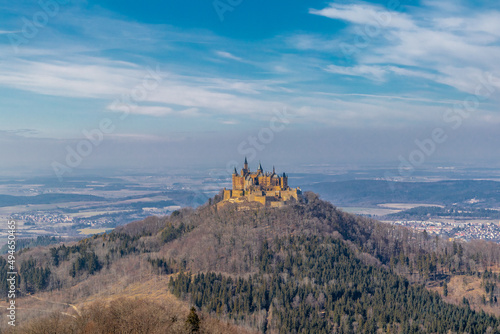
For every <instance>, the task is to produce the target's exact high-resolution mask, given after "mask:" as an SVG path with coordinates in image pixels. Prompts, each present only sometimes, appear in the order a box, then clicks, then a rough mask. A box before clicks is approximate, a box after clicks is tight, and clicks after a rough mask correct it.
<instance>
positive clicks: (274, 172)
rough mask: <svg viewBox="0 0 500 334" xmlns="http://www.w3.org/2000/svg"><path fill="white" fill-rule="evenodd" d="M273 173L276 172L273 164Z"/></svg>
mask: <svg viewBox="0 0 500 334" xmlns="http://www.w3.org/2000/svg"><path fill="white" fill-rule="evenodd" d="M273 174H276V171H275V170H274V166H273Z"/></svg>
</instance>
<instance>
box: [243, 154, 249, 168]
mask: <svg viewBox="0 0 500 334" xmlns="http://www.w3.org/2000/svg"><path fill="white" fill-rule="evenodd" d="M243 169H248V161H247V157H245V163H244V164H243Z"/></svg>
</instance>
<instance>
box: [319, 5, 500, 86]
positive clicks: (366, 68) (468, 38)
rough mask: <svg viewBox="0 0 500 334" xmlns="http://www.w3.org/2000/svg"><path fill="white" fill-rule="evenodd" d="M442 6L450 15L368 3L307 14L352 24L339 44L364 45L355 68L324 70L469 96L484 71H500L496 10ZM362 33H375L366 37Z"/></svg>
mask: <svg viewBox="0 0 500 334" xmlns="http://www.w3.org/2000/svg"><path fill="white" fill-rule="evenodd" d="M443 5H444V4H443ZM429 6H430V3H429ZM433 6H435V4H434V5H433ZM447 6H452V7H453V8H452V9H450V10H453V16H446V12H443V11H437V10H436V9H435V8H434V7H424V8H420V9H418V10H415V8H411V7H409V8H408V13H401V12H397V11H391V10H388V9H386V8H383V7H381V6H376V5H371V4H367V3H355V4H347V5H342V4H330V5H329V6H328V7H326V8H324V9H320V10H316V9H312V10H310V13H311V14H314V15H321V16H325V17H329V18H332V19H337V20H343V21H347V22H349V23H350V24H351V25H352V26H350V27H348V28H347V29H346V30H345V31H344V33H345V36H344V41H345V42H346V43H350V42H352V41H355V40H356V38H360V39H361V40H362V41H363V43H364V44H363V47H359V48H358V50H357V51H359V52H357V53H356V54H355V55H354V57H355V60H356V61H357V62H358V64H357V65H354V66H349V67H343V66H338V65H329V66H328V67H326V69H325V70H326V71H328V72H330V73H335V74H341V75H350V76H361V77H366V78H370V79H372V80H375V81H384V80H387V76H388V74H389V73H392V74H397V75H400V76H411V77H420V78H422V79H427V80H430V81H434V82H436V83H440V84H445V85H449V86H451V87H454V88H456V89H457V90H459V91H462V92H467V93H474V90H475V88H476V86H477V84H478V83H479V80H480V76H481V75H483V74H484V72H498V71H499V70H500V64H499V63H498V61H497V60H496V58H497V56H496V55H498V54H500V12H497V11H490V12H488V13H485V12H480V13H478V12H475V11H474V9H471V8H464V7H461V6H455V5H453V4H451V3H448V5H447ZM355 27H357V28H355ZM367 27H368V28H367ZM369 27H376V29H372V30H369V29H370V28H369ZM367 30H368V31H376V32H377V31H378V33H374V34H373V35H370V34H367V33H366V31H367ZM352 43H353V47H355V46H354V42H352ZM408 66H410V67H411V70H410V69H407V67H408Z"/></svg>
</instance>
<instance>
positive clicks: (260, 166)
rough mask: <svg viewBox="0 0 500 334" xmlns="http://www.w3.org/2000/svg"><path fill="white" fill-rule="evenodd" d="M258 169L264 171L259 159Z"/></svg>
mask: <svg viewBox="0 0 500 334" xmlns="http://www.w3.org/2000/svg"><path fill="white" fill-rule="evenodd" d="M259 170H260V171H261V172H264V168H262V164H261V163H260V161H259Z"/></svg>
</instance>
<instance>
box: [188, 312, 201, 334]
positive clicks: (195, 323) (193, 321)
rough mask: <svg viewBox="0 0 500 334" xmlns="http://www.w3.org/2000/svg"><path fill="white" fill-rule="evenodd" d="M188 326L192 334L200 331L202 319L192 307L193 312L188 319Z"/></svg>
mask: <svg viewBox="0 0 500 334" xmlns="http://www.w3.org/2000/svg"><path fill="white" fill-rule="evenodd" d="M186 325H187V327H188V331H189V332H190V333H197V332H198V331H199V330H200V318H199V317H198V314H197V313H196V309H195V308H194V307H191V312H189V315H188V317H187V319H186Z"/></svg>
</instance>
